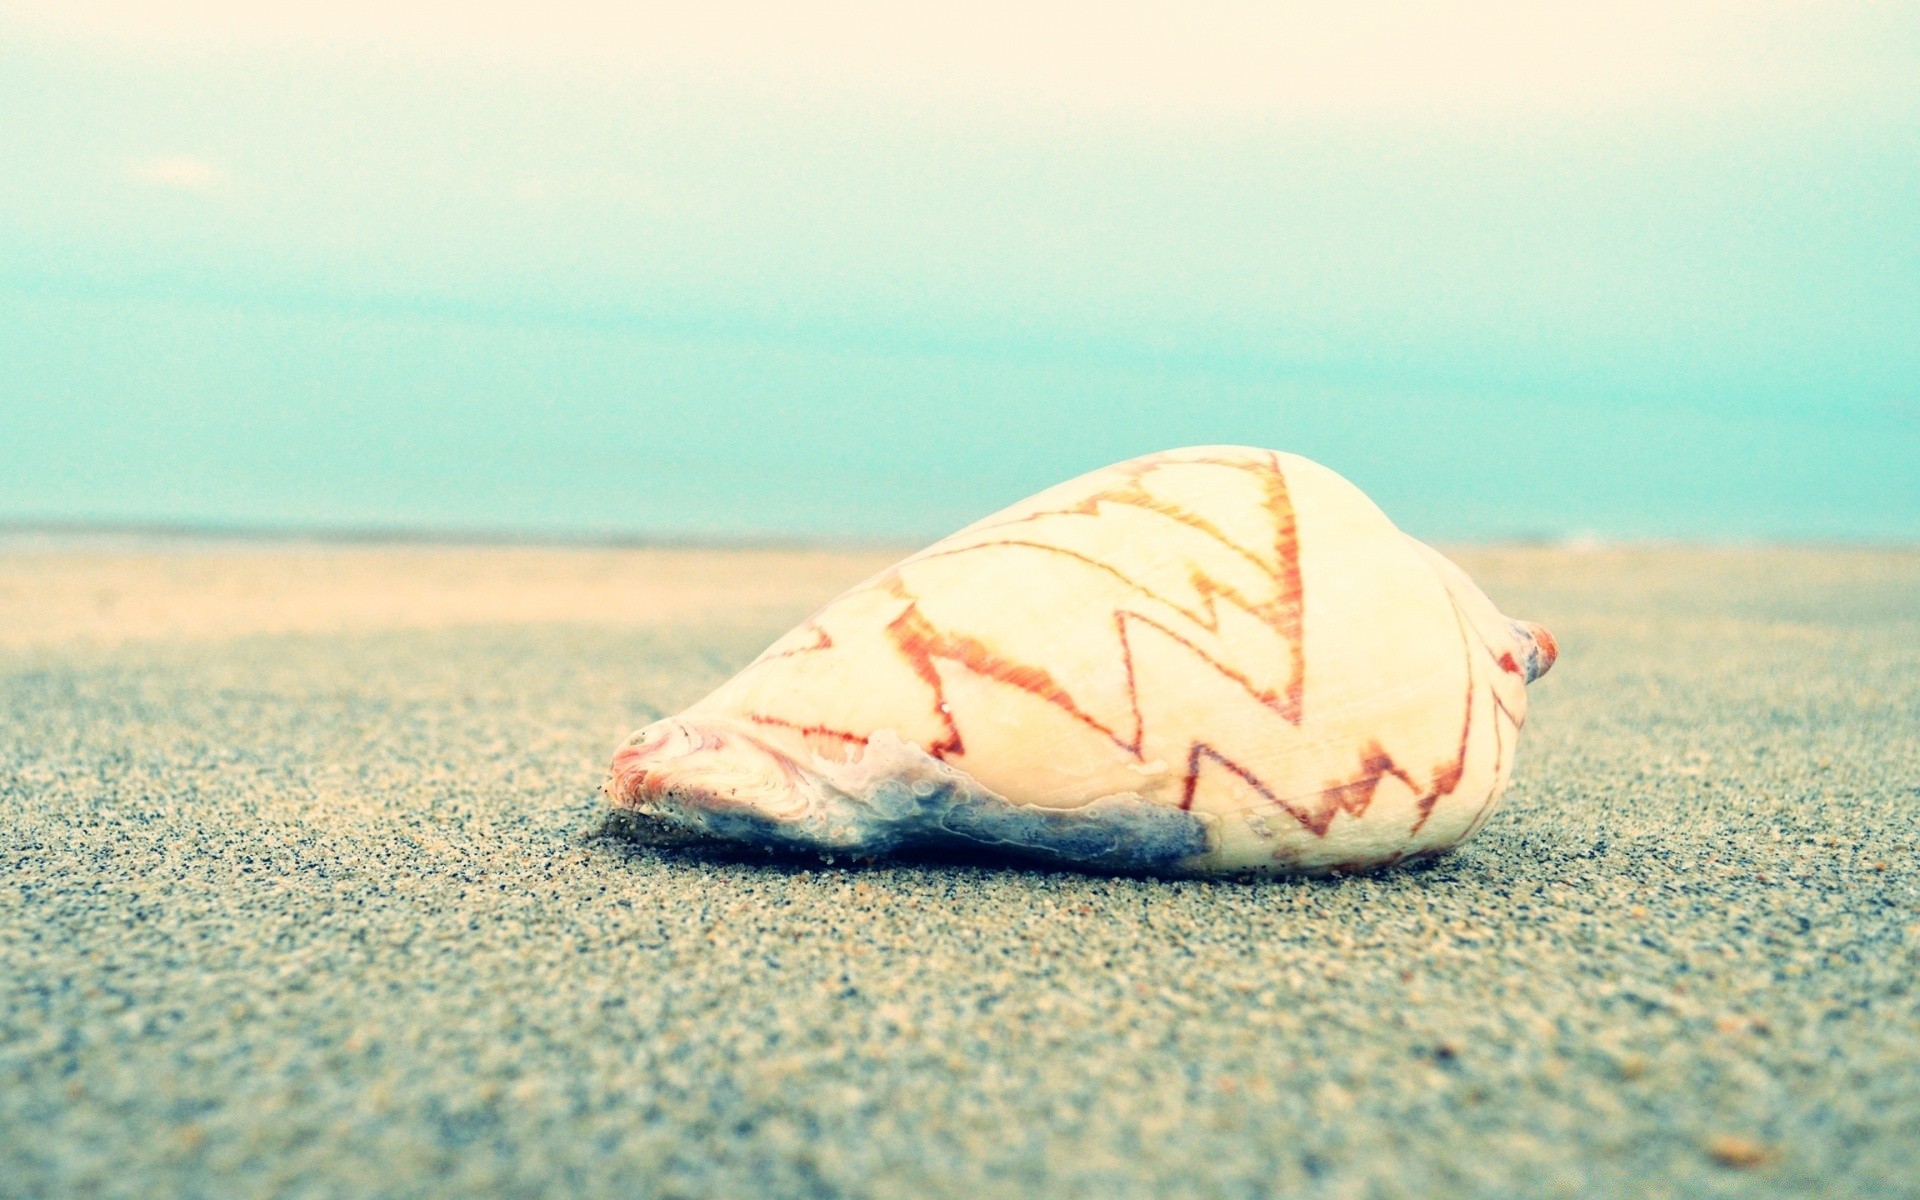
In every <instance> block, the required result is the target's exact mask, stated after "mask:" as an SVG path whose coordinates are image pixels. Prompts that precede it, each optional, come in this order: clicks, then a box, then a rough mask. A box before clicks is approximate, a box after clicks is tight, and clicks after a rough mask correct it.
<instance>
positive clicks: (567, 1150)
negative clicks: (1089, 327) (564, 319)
mask: <svg viewBox="0 0 1920 1200" xmlns="http://www.w3.org/2000/svg"><path fill="white" fill-rule="evenodd" d="M1461 557H1462V559H1463V561H1464V562H1465V563H1466V565H1467V566H1468V567H1469V568H1470V569H1471V570H1472V571H1473V572H1474V573H1475V574H1476V576H1477V577H1479V578H1480V579H1481V580H1482V582H1483V583H1484V584H1485V585H1486V586H1487V588H1488V590H1489V591H1490V592H1491V593H1492V594H1493V595H1494V597H1495V598H1496V599H1497V600H1499V601H1500V602H1501V603H1502V604H1503V605H1504V606H1505V607H1506V608H1507V610H1508V611H1509V612H1511V613H1514V614H1515V615H1520V616H1525V617H1527V618H1530V619H1533V620H1537V621H1541V622H1543V623H1545V624H1547V625H1548V626H1549V627H1550V628H1551V629H1552V630H1553V631H1554V632H1555V633H1556V634H1557V635H1558V636H1559V640H1560V645H1561V647H1562V655H1561V660H1560V663H1559V665H1558V666H1557V667H1556V668H1555V670H1554V672H1553V674H1552V675H1550V676H1549V677H1548V678H1547V679H1546V680H1544V681H1542V682H1541V683H1540V684H1538V685H1536V686H1535V689H1534V709H1533V716H1532V720H1531V722H1530V724H1529V727H1528V729H1527V733H1526V737H1525V738H1524V739H1523V742H1522V749H1521V761H1520V766H1519V770H1518V773H1517V776H1516V778H1515V782H1514V786H1513V789H1512V791H1511V792H1510V793H1509V797H1508V800H1507V802H1506V804H1505V806H1504V807H1503V808H1502V810H1501V811H1500V813H1499V814H1498V816H1497V817H1496V818H1495V820H1494V821H1493V822H1492V823H1491V824H1490V825H1489V826H1488V828H1487V829H1486V830H1485V832H1484V833H1482V834H1481V835H1480V836H1479V837H1478V838H1477V839H1476V840H1475V841H1473V842H1472V843H1470V844H1469V845H1468V846H1467V847H1466V848H1464V849H1463V850H1461V851H1460V852H1458V853H1457V854H1455V855H1453V856H1451V857H1449V858H1447V859H1445V860H1442V861H1441V862H1440V863H1439V864H1437V865H1435V866H1433V867H1431V868H1428V869H1422V870H1407V871H1400V872H1394V873H1388V874H1384V875H1379V876H1374V877H1362V878H1348V879H1339V880H1332V881H1314V882H1286V881H1282V882H1274V883H1259V884H1250V883H1234V882H1228V883H1207V882H1192V881H1187V882H1165V881H1157V880H1148V879H1131V878H1101V877H1093V876H1086V875H1078V874H1071V873H1061V872H1049V871H1040V870H1031V869H995V868H990V867H982V866H979V865H973V864H953V863H945V864H941V863H914V864H906V865H882V866H865V865H860V864H849V863H845V862H842V863H836V864H833V865H831V866H829V865H824V864H821V863H819V862H818V861H812V862H795V861H776V862H769V861H766V860H765V859H764V858H762V859H746V860H742V859H736V858H729V857H727V856H725V855H715V854H711V853H700V852H690V851H676V850H670V849H661V848H656V847H648V846H645V845H639V844H636V843H634V842H633V841H632V840H630V839H624V838H621V837H617V836H607V835H604V834H601V833H599V832H597V831H599V829H600V827H601V818H602V812H601V803H600V801H599V800H598V798H597V797H596V795H595V792H594V789H595V786H596V784H597V783H598V781H599V779H600V775H601V770H602V767H603V766H604V763H605V760H606V758H607V756H608V754H609V752H610V751H611V750H612V748H613V747H614V746H615V745H616V743H617V742H618V741H619V739H620V738H621V737H622V736H623V735H624V734H625V733H626V732H628V730H629V729H630V728H632V727H633V726H635V725H637V724H640V723H642V722H644V721H646V720H648V719H651V718H653V717H655V716H658V715H660V714H663V713H666V712H668V711H671V710H673V709H675V708H677V707H678V706H681V705H683V704H685V703H687V702H689V701H691V700H693V699H695V698H697V697H698V696H699V695H700V694H701V693H702V692H703V690H705V689H706V688H708V687H710V686H712V685H713V684H715V683H717V682H719V681H720V680H721V679H722V678H724V677H725V676H726V675H727V674H729V673H730V672H731V671H732V670H733V669H735V668H736V667H738V666H739V665H740V664H742V663H743V662H745V661H746V660H747V659H748V658H749V657H751V656H752V655H753V654H754V653H755V652H756V651H757V650H758V649H759V648H760V646H761V645H762V644H764V643H765V642H766V641H767V640H769V639H770V638H771V637H772V636H773V635H775V634H777V633H778V632H780V631H781V629H783V628H784V627H785V626H786V625H787V624H788V623H790V622H791V621H792V620H794V619H796V618H798V617H799V616H801V615H803V613H804V612H805V611H806V610H807V609H809V608H810V607H811V606H813V605H815V604H817V603H818V602H819V601H821V600H823V599H825V598H826V597H827V596H828V595H829V594H831V593H832V592H833V591H835V590H836V588H837V587H839V586H841V585H843V584H845V583H848V582H851V581H853V580H854V579H855V578H857V577H859V576H861V575H863V574H864V573H865V572H866V571H867V570H869V569H870V568H871V567H873V566H874V565H876V564H877V563H878V562H879V561H881V560H880V559H878V558H876V557H875V556H874V555H834V554H827V553H800V552H791V553H772V552H764V553H759V552H733V553H718V552H693V551H630V552H621V551H588V550H523V549H420V548H405V547H386V548H379V549H365V548H362V549H354V548H342V547H334V548H326V547H304V548H303V547H275V546H265V545H263V546H252V547H239V548H236V547H219V546H206V545H197V546H196V545H187V546H180V545H171V546H151V545H139V544H129V545H113V546H98V545H91V546H90V545H79V546H71V545H60V544H49V545H31V544H15V545H13V546H12V547H11V548H10V549H7V550H5V551H4V552H0V709H3V710H4V722H5V725H4V729H5V736H4V742H3V743H0V833H4V842H0V1194H4V1195H7V1196H96V1195H98V1196H128V1197H135V1196H138V1197H150V1196H207V1197H229V1196H256V1195H257V1196H264V1195H276V1196H367V1195H408V1196H432V1195H455V1194H467V1195H472V1194H483V1193H484V1194H499V1195H508V1196H519V1195H529V1196H530V1195H568V1196H603V1195H606V1196H612V1195H647V1196H740V1197H745V1196H837V1195H846V1196H866V1195H873V1196H967V1197H988V1196H1016V1195H1046V1196H1049V1197H1056V1196H1059V1197H1070V1196H1136V1195H1137V1196H1156V1197H1159V1196H1168V1197H1173V1196H1236V1197H1255V1196H1265V1195H1278V1194H1282V1193H1284V1194H1288V1195H1300V1196H1329V1197H1333V1196H1356V1197H1359V1196H1381V1197H1391V1196H1425V1197H1432V1196H1497V1195H1528V1196H1536V1195H1629V1194H1631V1195H1645V1196H1694V1195H1707V1196H1720V1195H1726V1196H1763V1195H1765V1196H1772V1195H1816V1194H1818V1195H1839V1196H1889V1195H1920V987H1916V968H1920V850H1917V848H1916V843H1917V842H1920V554H1916V553H1910V552H1898V551H1879V552H1874V551H1842V550H1738V551H1735V550H1722V551H1702V550H1689V549H1677V548H1676V549H1662V550H1594V551H1587V552H1573V551H1563V550H1549V549H1522V550H1501V551H1476V552H1470V553H1463V554H1462V555H1461Z"/></svg>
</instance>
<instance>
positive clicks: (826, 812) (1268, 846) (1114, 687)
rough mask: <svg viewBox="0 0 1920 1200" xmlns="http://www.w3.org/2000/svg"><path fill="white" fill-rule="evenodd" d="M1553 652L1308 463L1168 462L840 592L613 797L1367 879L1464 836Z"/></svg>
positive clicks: (1170, 864) (702, 830)
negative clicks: (1375, 870) (1349, 873)
mask: <svg viewBox="0 0 1920 1200" xmlns="http://www.w3.org/2000/svg"><path fill="white" fill-rule="evenodd" d="M1555 652H1556V651H1555V646H1554V641H1553V638H1552V637H1551V636H1550V635H1549V634H1548V633H1547V632H1546V630H1544V629H1541V628H1540V627H1538V626H1536V625H1530V624H1527V623H1525V622H1519V621H1510V620H1508V619H1507V618H1505V617H1503V616H1501V615H1500V613H1499V612H1498V610H1496V609H1495V608H1494V606H1493V604H1492V603H1491V602H1490V601H1489V600H1488V599H1487V598H1486V597H1485V596H1484V595H1483V594H1481V592H1480V590H1479V589H1478V588H1476V587H1475V586H1474V584H1473V582H1472V581H1471V580H1470V579H1469V578H1468V577H1467V575H1466V573H1465V572H1463V571H1462V570H1460V568H1459V567H1457V566H1455V565H1454V564H1453V563H1451V562H1449V561H1448V560H1447V559H1446V558H1445V557H1443V556H1442V555H1440V554H1439V553H1438V552H1436V551H1434V550H1432V549H1430V548H1429V547H1427V546H1425V545H1423V544H1421V543H1420V542H1418V541H1415V540H1414V539H1413V538H1410V537H1408V536H1407V535H1405V534H1403V533H1401V532H1400V531H1399V530H1398V529H1397V528H1395V527H1394V525H1393V524H1392V522H1390V521H1389V520H1388V519H1387V518H1386V516H1385V515H1384V514H1383V513H1381V511H1380V510H1379V509H1378V508H1377V507H1375V506H1374V504H1373V503H1372V502H1371V501H1370V500H1368V499H1367V498H1366V496H1365V495H1363V494H1362V493H1361V492H1360V490H1359V489H1358V488H1356V487H1354V486H1353V485H1352V484H1350V483H1348V482H1347V481H1346V480H1345V479H1343V478H1341V477H1340V476H1339V475H1337V474H1335V473H1334V472H1332V471H1330V470H1328V469H1327V468H1325V467H1322V466H1320V465H1318V464H1316V463H1313V462H1311V461H1309V460H1307V459H1304V458H1299V457H1296V456H1294V455H1290V454H1282V453H1278V452H1275V451H1269V450H1258V449H1250V448H1246V447H1238V446H1206V447H1196V448H1192V449H1185V450H1173V451H1168V452H1166V453H1162V454H1152V455H1148V456H1146V457H1144V458H1136V459H1133V460H1130V461H1128V462H1123V463H1119V464H1117V465H1115V466H1111V467H1107V468H1105V469H1103V470H1099V471H1094V472H1093V473H1091V474H1088V475H1084V476H1081V477H1080V478H1078V479H1074V480H1072V481H1070V482H1067V483H1063V484H1061V485H1059V486H1058V487H1054V488H1051V489H1049V490H1047V491H1044V492H1041V493H1040V494H1038V495H1036V496H1033V497H1031V498H1029V499H1027V500H1025V501H1022V502H1021V503H1018V504H1015V505H1014V506H1013V507H1011V508H1008V509H1006V510H1004V511H1002V512H999V513H996V514H994V515H993V516H990V517H988V518H986V519H985V520H982V521H980V522H978V523H976V524H974V525H970V526H968V527H967V528H965V529H963V530H961V531H960V532H958V533H956V534H954V535H952V536H951V537H948V538H946V539H945V540H943V541H940V542H937V543H935V544H934V545H932V546H930V547H928V548H927V549H925V550H922V551H920V552H919V553H918V554H915V555H913V556H911V557H909V558H907V559H905V560H904V561H902V562H900V563H899V564H897V565H895V566H893V567H890V568H888V569H887V570H885V571H883V572H881V573H880V574H879V575H876V576H875V577H874V578H872V579H870V580H868V581H866V582H865V583H863V584H860V585H859V586H858V587H855V588H854V589H853V590H851V591H849V592H847V593H846V594H845V595H843V596H841V597H840V598H839V599H837V600H834V601H833V602H832V603H830V604H828V605H827V606H826V607H825V608H823V609H821V610H820V611H819V612H817V613H815V614H814V615H813V616H812V617H810V618H808V619H807V620H806V621H804V622H802V623H801V624H800V625H799V626H798V627H796V628H795V629H793V630H792V631H791V632H789V633H787V634H786V635H785V636H784V637H782V638H780V640H779V641H777V642H775V643H774V644H773V645H772V646H770V647H768V649H767V650H766V652H765V653H763V654H761V655H760V657H759V658H757V659H755V660H754V662H753V663H752V664H750V665H749V666H748V667H747V668H746V669H745V670H743V671H741V672H740V673H739V674H738V675H736V676H735V677H734V678H733V679H731V680H730V681H728V682H727V683H726V684H724V685H722V686H721V687H720V689H719V690H718V691H716V692H714V693H713V694H712V695H710V696H708V697H707V698H706V699H704V700H702V701H700V702H699V703H698V704H695V705H694V706H693V707H691V708H689V709H687V710H686V711H685V712H683V713H681V714H680V715H678V716H675V717H670V718H667V719H666V720H662V721H657V722H655V723H654V724H652V725H649V726H647V727H646V728H644V729H642V730H640V731H639V732H638V733H636V734H634V735H633V737H632V738H631V739H629V741H628V742H627V744H626V745H625V746H624V747H623V748H622V749H621V750H620V751H619V753H618V754H616V755H615V757H614V760H613V767H612V774H611V777H610V778H609V780H608V783H607V793H608V795H609V797H610V798H611V800H612V802H613V804H614V805H615V806H616V807H618V808H621V809H628V810H634V811H637V812H639V813H643V814H647V815H649V816H651V817H654V818H659V819H661V820H663V821H665V822H666V823H668V824H669V825H672V826H675V827H678V828H679V829H681V830H682V831H684V832H691V833H694V834H697V835H702V836H707V837H715V838H722V839H731V840H737V841H742V842H748V843H756V844H760V845H764V846H767V847H770V848H787V849H800V850H812V851H819V852H824V853H828V854H836V853H845V854H851V855H856V856H868V855H881V854H886V853H888V852H890V851H894V850H899V849H903V848H912V847H938V846H948V847H971V848H974V849H982V848H984V849H987V850H989V851H993V852H1003V853H1006V854H1010V855H1019V856H1025V857H1031V858H1039V859H1044V860H1051V861H1054V862H1059V863H1066V864H1072V865H1077V866H1082V867H1089V868H1096V869H1106V870H1126V871H1150V872H1157V873H1165V874H1214V873H1249V872H1325V871H1330V870H1359V869H1363V868H1368V867H1378V866H1383V865H1386V864H1390V863H1395V862H1402V861H1406V860H1410V859H1417V858H1424V857H1429V856H1432V855H1436V854H1439V853H1442V852H1444V851H1446V850H1448V849H1450V848H1452V847H1453V846H1455V845H1457V844H1459V843H1460V842H1461V841H1462V840H1464V839H1465V838H1467V837H1469V836H1471V835H1472V834H1473V833H1474V831H1476V830H1477V829H1479V828H1480V826H1481V825H1482V824H1483V823H1484V822H1485V821H1486V819H1487V817H1488V815H1489V814H1490V813H1491V812H1492V811H1493V808H1494V804H1495V802H1496V801H1497V800H1498V798H1499V796H1500V793H1501V791H1502V789H1503V788H1504V787H1505V785H1506V782H1507V778H1508V775H1509V773H1510V772H1511V771H1512V768H1513V761H1514V750H1515V746H1516V742H1517V739H1518V736H1519V732H1520V727H1521V725H1522V724H1523V723H1524V721H1525V719H1526V711H1527V695H1526V685H1527V684H1528V683H1529V682H1531V681H1532V680H1534V679H1537V678H1539V677H1540V676H1541V675H1542V674H1544V673H1545V672H1546V670H1547V668H1548V667H1550V666H1551V665H1552V664H1553V660H1554V655H1555Z"/></svg>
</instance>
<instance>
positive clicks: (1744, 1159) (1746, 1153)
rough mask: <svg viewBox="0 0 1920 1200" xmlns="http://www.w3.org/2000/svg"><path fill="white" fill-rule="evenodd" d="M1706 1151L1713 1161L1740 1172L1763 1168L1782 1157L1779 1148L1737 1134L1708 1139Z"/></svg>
mask: <svg viewBox="0 0 1920 1200" xmlns="http://www.w3.org/2000/svg"><path fill="white" fill-rule="evenodd" d="M1706 1149H1707V1156H1708V1157H1709V1158H1711V1159H1713V1161H1715V1162H1717V1163H1719V1164H1720V1165H1721V1166H1723V1167H1734V1168H1736V1169H1739V1170H1747V1169H1750V1168H1753V1167H1763V1166H1765V1165H1767V1164H1768V1163H1770V1162H1772V1161H1774V1160H1775V1159H1777V1158H1779V1157H1780V1150H1779V1148H1778V1147H1776V1146H1771V1145H1769V1144H1767V1143H1766V1142H1762V1141H1757V1140H1755V1139H1754V1138H1750V1137H1741V1136H1740V1135H1739V1134H1735V1133H1716V1134H1714V1135H1713V1136H1712V1137H1709V1138H1708V1139H1707V1142H1706Z"/></svg>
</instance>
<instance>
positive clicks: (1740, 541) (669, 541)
mask: <svg viewBox="0 0 1920 1200" xmlns="http://www.w3.org/2000/svg"><path fill="white" fill-rule="evenodd" d="M943 536H946V535H944V534H941V535H935V536H934V537H930V538H915V537H914V536H913V535H910V534H902V535H899V536H895V537H882V536H860V535H853V534H847V535H831V534H801V533H724V532H710V533H665V532H648V531H645V530H639V529H634V530H613V531H608V530H590V529H571V530H568V529H552V530H531V529H513V528H506V527H498V526H436V525H430V524H392V525H383V524H379V523H374V522H320V521H315V522H299V521H293V522H280V523H276V522H246V521H204V522H203V521H191V520H135V519H118V518H113V519H108V518H98V519H96V518H69V517H44V518H43V517H3V516H0V552H4V551H6V550H9V549H11V548H12V547H9V546H7V545H5V543H6V542H8V541H12V540H15V539H20V538H34V537H44V538H49V539H72V540H75V541H85V540H94V539H116V538H118V539H128V540H135V541H150V542H159V543H183V542H194V541H210V542H228V543H247V542H255V543H268V544H283V545H289V546H296V545H301V544H308V545H319V546H368V547H372V546H418V547H433V546H444V547H448V548H461V547H466V548H473V549H484V548H499V549H508V548H515V547H520V548H527V549H556V550H722V551H774V550H786V551H807V550H812V551H880V550H896V551H904V552H911V551H912V550H914V549H918V548H920V547H922V546H925V545H930V544H932V542H934V541H937V540H939V538H940V537H943ZM1420 540H1422V541H1428V540H1429V539H1426V538H1422V539H1420ZM1431 541H1432V542H1433V543H1434V544H1436V545H1440V546H1459V547H1469V548H1476V549H1500V548H1524V549H1541V550H1563V551H1572V552H1580V551H1594V550H1613V549H1678V548H1684V547H1697V548H1702V549H1729V550H1732V549H1833V550H1882V551H1906V552H1916V551H1920V539H1899V538H1882V537H1876V536H1862V537H1857V538H1847V537H1834V536H1824V537H1679V536H1660V535H1643V536H1631V535H1629V536H1622V535H1608V534H1599V533H1594V532H1592V531H1587V530H1579V531H1572V532H1568V533H1551V532H1547V531H1537V532H1518V531H1516V532H1513V533H1508V534H1502V535H1495V536H1490V537H1460V538H1434V539H1431Z"/></svg>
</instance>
